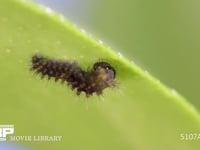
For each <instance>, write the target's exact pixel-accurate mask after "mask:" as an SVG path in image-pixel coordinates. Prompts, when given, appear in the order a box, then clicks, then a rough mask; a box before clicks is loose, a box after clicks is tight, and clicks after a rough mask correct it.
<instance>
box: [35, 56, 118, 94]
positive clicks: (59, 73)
mask: <svg viewBox="0 0 200 150" xmlns="http://www.w3.org/2000/svg"><path fill="white" fill-rule="evenodd" d="M31 70H34V71H35V73H37V74H41V77H42V78H43V77H44V76H48V79H50V78H55V81H58V80H61V82H62V83H64V82H66V83H67V84H68V85H69V86H71V88H72V90H74V89H75V90H76V92H77V95H80V93H81V92H85V94H86V96H87V97H89V96H91V95H92V94H93V93H96V94H97V95H101V94H102V92H103V90H104V89H105V88H107V87H115V86H116V82H115V75H116V71H115V69H114V68H113V67H112V66H111V65H110V64H109V63H107V62H103V61H100V62H96V63H95V64H94V65H93V68H92V69H91V70H89V69H88V70H87V71H85V70H83V69H82V68H81V67H80V66H78V64H77V63H76V62H72V63H70V62H68V61H61V60H52V59H49V58H46V57H43V56H42V55H40V54H35V55H34V56H33V57H32V67H31Z"/></svg>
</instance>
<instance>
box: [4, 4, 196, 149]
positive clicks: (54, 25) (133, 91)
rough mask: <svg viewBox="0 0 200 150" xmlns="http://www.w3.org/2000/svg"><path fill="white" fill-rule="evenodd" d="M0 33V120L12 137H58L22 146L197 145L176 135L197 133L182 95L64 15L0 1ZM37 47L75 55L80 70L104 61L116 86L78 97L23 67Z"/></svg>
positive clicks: (59, 55)
mask: <svg viewBox="0 0 200 150" xmlns="http://www.w3.org/2000/svg"><path fill="white" fill-rule="evenodd" d="M0 33H1V39H0V69H1V75H0V77H1V78H0V89H1V94H0V101H1V109H0V118H1V119H0V124H14V125H15V134H14V136H20V135H22V136H24V135H30V136H33V135H35V136H41V135H48V136H51V135H60V136H62V141H61V142H33V141H32V142H23V144H26V145H30V146H32V147H37V148H39V149H63V150H64V149H71V150H77V149H87V150H90V149H91V150H94V149H95V150H102V149H108V150H111V149H114V150H122V149H125V150H129V149H130V150H132V149H137V150H145V149H148V150H160V149H162V150H168V149H176V150H179V149H181V150H191V149H192V150H198V149H199V148H200V142H199V141H198V139H196V140H191V141H190V140H181V134H184V137H185V134H186V133H197V134H199V133H200V118H199V114H198V113H197V111H196V110H195V109H194V108H193V107H192V106H191V105H189V104H188V103H187V102H186V100H184V98H183V97H181V96H180V95H179V94H178V93H176V91H174V90H169V89H168V88H166V87H165V86H164V85H162V84H161V83H160V82H159V81H158V80H157V79H154V78H153V77H152V76H150V75H149V74H148V73H147V72H145V71H142V70H141V69H140V68H138V67H137V66H136V65H135V64H134V63H131V62H129V61H128V60H126V59H125V58H123V57H122V56H121V55H118V54H116V53H115V52H113V51H112V50H110V49H109V48H108V47H106V46H105V45H103V44H102V43H101V42H98V41H96V40H95V39H94V38H92V37H91V36H90V35H88V34H86V33H85V32H84V30H79V29H77V27H75V25H73V24H71V23H69V22H68V21H66V20H63V17H62V16H58V15H56V14H55V13H53V12H52V11H50V10H49V9H47V8H46V9H45V8H38V7H37V6H35V5H34V4H32V3H29V2H26V1H16V0H9V1H7V0H2V1H1V2H0ZM36 52H40V53H42V54H43V55H45V56H49V57H52V58H60V59H69V60H77V61H78V63H79V64H80V65H81V66H83V67H85V68H87V67H88V66H91V65H92V64H93V63H94V62H95V61H97V60H99V59H106V60H107V61H108V62H109V63H111V64H112V65H113V66H114V67H115V69H116V71H117V74H116V75H117V78H116V80H117V82H118V84H119V85H118V87H117V88H114V89H106V90H104V94H103V96H102V97H98V96H96V95H94V96H92V97H90V98H86V97H85V95H84V94H82V95H80V96H77V95H76V94H75V92H74V91H72V90H71V89H70V88H69V87H67V86H66V85H63V84H59V83H55V82H54V81H48V80H47V79H43V80H41V79H40V77H39V76H35V75H34V74H33V72H31V71H30V70H29V68H30V65H31V63H30V60H31V57H32V55H33V54H35V53H36ZM17 143H19V142H17Z"/></svg>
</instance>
